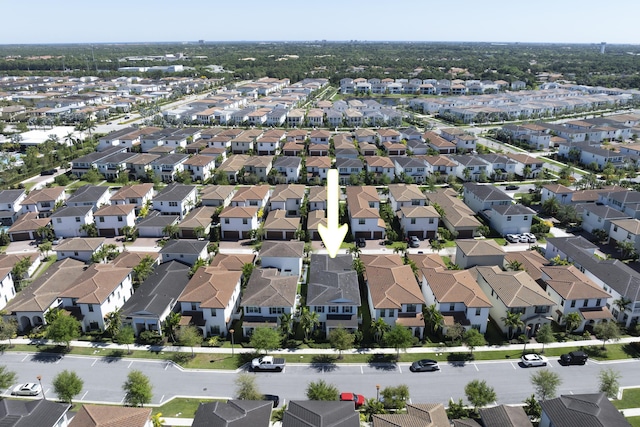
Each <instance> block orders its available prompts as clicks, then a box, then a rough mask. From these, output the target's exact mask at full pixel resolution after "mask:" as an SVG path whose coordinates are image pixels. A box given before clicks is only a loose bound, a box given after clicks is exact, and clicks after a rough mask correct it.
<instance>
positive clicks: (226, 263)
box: [209, 254, 256, 271]
mask: <svg viewBox="0 0 640 427" xmlns="http://www.w3.org/2000/svg"><path fill="white" fill-rule="evenodd" d="M255 259H256V255H255V254H217V255H216V256H215V257H214V258H213V260H212V261H211V264H210V265H209V267H210V268H218V269H220V270H229V271H242V267H244V265H245V264H253V263H254V261H255Z"/></svg>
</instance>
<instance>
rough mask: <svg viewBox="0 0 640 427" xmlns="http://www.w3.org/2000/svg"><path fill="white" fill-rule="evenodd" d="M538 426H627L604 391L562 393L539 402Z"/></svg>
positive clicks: (627, 423) (626, 422)
mask: <svg viewBox="0 0 640 427" xmlns="http://www.w3.org/2000/svg"><path fill="white" fill-rule="evenodd" d="M540 406H541V407H542V415H540V427H574V426H584V427H591V426H607V427H629V426H630V425H631V424H629V421H627V419H626V418H625V417H624V415H623V414H622V412H621V411H619V410H618V408H616V407H615V406H614V405H613V403H611V401H609V399H608V398H607V395H606V394H605V393H591V394H571V395H569V394H563V395H561V396H560V397H556V398H555V399H547V400H544V401H542V402H540Z"/></svg>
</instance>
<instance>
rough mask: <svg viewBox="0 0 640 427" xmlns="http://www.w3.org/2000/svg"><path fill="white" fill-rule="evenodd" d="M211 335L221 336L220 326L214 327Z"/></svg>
mask: <svg viewBox="0 0 640 427" xmlns="http://www.w3.org/2000/svg"><path fill="white" fill-rule="evenodd" d="M211 335H220V326H218V325H215V326H212V327H211Z"/></svg>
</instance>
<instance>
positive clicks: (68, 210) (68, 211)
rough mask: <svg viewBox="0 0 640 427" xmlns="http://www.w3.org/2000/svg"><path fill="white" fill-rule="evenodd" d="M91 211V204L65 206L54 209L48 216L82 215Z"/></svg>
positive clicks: (66, 216)
mask: <svg viewBox="0 0 640 427" xmlns="http://www.w3.org/2000/svg"><path fill="white" fill-rule="evenodd" d="M91 211H92V209H91V206H65V207H63V208H60V209H58V210H56V211H55V212H54V213H53V214H52V215H51V217H50V218H68V217H72V216H80V217H83V216H85V215H86V214H88V213H89V212H91Z"/></svg>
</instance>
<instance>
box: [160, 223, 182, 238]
mask: <svg viewBox="0 0 640 427" xmlns="http://www.w3.org/2000/svg"><path fill="white" fill-rule="evenodd" d="M178 233H180V229H179V228H178V226H177V225H176V224H168V225H165V226H164V228H163V229H162V234H164V235H165V236H167V237H168V238H169V239H176V238H177V237H178Z"/></svg>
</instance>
